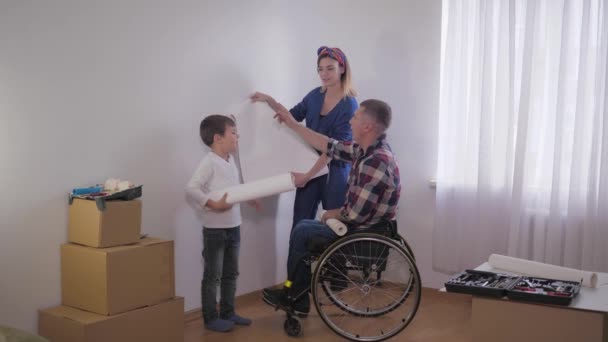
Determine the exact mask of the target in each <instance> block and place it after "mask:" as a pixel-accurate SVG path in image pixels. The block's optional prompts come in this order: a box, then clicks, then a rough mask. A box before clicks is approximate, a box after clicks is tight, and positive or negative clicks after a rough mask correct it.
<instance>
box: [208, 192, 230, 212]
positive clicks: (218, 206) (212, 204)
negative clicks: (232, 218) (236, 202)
mask: <svg viewBox="0 0 608 342" xmlns="http://www.w3.org/2000/svg"><path fill="white" fill-rule="evenodd" d="M227 197H228V193H225V194H224V196H222V198H221V199H220V200H219V201H214V200H212V199H209V200H207V203H206V204H205V205H206V206H207V207H208V208H209V209H211V210H215V211H219V212H222V211H226V210H228V209H230V208H232V204H228V203H227V202H226V198H227Z"/></svg>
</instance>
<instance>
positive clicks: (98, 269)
mask: <svg viewBox="0 0 608 342" xmlns="http://www.w3.org/2000/svg"><path fill="white" fill-rule="evenodd" d="M173 248H174V247H173V241H168V240H160V239H154V238H147V239H143V240H141V241H140V242H139V243H137V244H135V245H129V246H118V247H110V248H92V247H87V246H82V245H76V244H64V245H62V246H61V294H62V303H63V305H67V306H71V307H75V308H78V309H82V310H86V311H91V312H95V313H98V314H102V315H115V314H118V313H121V312H125V311H129V310H134V309H137V308H140V307H143V306H148V305H153V304H157V303H160V302H163V301H165V300H167V299H170V298H173V297H174V296H175V268H174V254H173Z"/></svg>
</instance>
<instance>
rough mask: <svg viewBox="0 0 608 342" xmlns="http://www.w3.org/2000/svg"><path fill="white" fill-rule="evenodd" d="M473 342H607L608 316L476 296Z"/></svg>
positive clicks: (473, 316)
mask: <svg viewBox="0 0 608 342" xmlns="http://www.w3.org/2000/svg"><path fill="white" fill-rule="evenodd" d="M472 305H473V309H472V323H473V341H474V342H482V341H484V342H485V341H493V342H514V341H551V342H571V341H585V342H606V341H608V331H607V325H608V324H607V322H608V318H607V316H606V313H604V312H597V311H587V310H579V309H573V308H568V307H560V306H553V305H542V304H530V303H524V302H517V301H511V300H502V299H490V298H483V297H478V296H473V304H472Z"/></svg>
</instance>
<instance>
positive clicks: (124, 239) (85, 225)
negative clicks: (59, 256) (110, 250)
mask: <svg viewBox="0 0 608 342" xmlns="http://www.w3.org/2000/svg"><path fill="white" fill-rule="evenodd" d="M140 234H141V201H139V200H132V201H106V208H105V209H104V210H103V211H100V210H99V208H97V205H96V203H95V201H92V200H84V199H80V198H75V199H74V200H73V202H72V204H70V208H69V220H68V241H69V242H74V243H79V244H81V245H86V246H91V247H111V246H120V245H128V244H130V243H135V242H137V240H139V237H140Z"/></svg>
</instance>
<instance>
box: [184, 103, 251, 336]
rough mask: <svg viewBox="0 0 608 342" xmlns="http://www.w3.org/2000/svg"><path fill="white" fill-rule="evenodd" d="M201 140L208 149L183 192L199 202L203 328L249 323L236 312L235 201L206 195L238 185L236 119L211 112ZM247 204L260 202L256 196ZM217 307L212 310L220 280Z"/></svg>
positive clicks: (222, 328)
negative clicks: (201, 234)
mask: <svg viewBox="0 0 608 342" xmlns="http://www.w3.org/2000/svg"><path fill="white" fill-rule="evenodd" d="M200 135H201V139H202V140H203V142H204V143H205V145H207V146H209V147H210V148H211V152H209V153H208V154H207V155H206V156H205V157H204V158H203V160H201V162H200V164H199V166H198V169H197V170H196V172H195V173H194V175H193V176H192V179H191V180H190V182H189V183H188V187H187V190H186V193H187V195H188V197H190V199H192V200H194V201H196V202H197V203H198V204H200V209H201V210H202V215H201V217H202V220H203V246H204V247H203V259H204V264H205V266H204V271H203V280H202V281H201V301H202V307H203V308H202V310H203V320H204V323H205V327H206V328H207V329H209V330H213V331H221V332H228V331H230V330H232V328H233V327H234V325H235V324H238V325H250V324H251V320H250V319H248V318H244V317H241V316H239V315H237V314H236V313H235V311H234V296H235V292H236V278H237V276H238V274H239V271H238V259H239V247H240V240H241V238H240V225H241V211H240V206H239V205H238V204H234V205H231V204H228V203H226V196H227V194H224V195H223V196H222V198H221V199H215V200H214V199H211V198H209V194H210V193H211V192H213V191H217V190H222V189H225V188H227V187H229V186H233V185H236V184H239V183H240V182H239V172H238V169H237V167H236V164H235V163H234V157H233V156H231V154H232V153H234V152H236V151H237V146H238V145H237V142H238V138H239V136H238V134H237V131H236V124H235V122H234V120H232V119H230V118H229V117H227V116H223V115H210V116H208V117H206V118H205V119H204V120H203V121H202V122H201V125H200ZM250 204H251V205H252V206H254V207H256V208H257V207H258V202H257V201H252V202H250ZM220 280H221V285H220V296H221V299H220V308H219V314H218V311H217V309H216V306H217V302H216V298H217V297H216V295H217V287H218V284H220Z"/></svg>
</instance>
